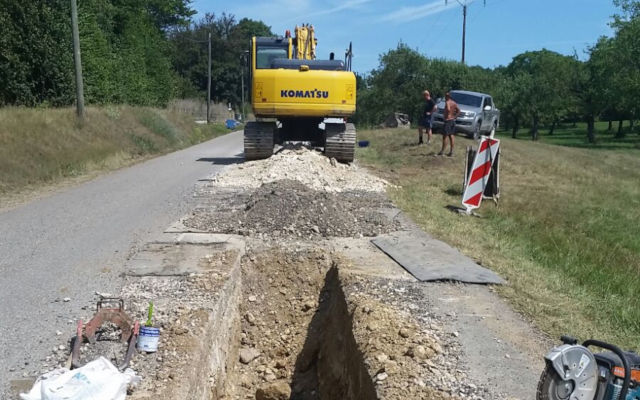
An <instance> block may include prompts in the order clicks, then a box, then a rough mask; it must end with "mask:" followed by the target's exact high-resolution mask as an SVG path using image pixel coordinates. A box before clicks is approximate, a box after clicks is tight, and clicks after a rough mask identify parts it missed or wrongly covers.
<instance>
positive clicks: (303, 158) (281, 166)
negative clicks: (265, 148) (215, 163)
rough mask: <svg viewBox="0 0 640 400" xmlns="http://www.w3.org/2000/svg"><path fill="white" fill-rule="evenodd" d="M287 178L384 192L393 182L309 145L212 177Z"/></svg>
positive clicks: (233, 182) (242, 180)
mask: <svg viewBox="0 0 640 400" xmlns="http://www.w3.org/2000/svg"><path fill="white" fill-rule="evenodd" d="M283 179H291V180H296V181H298V182H300V183H302V184H304V185H306V186H308V187H310V188H312V189H315V190H324V191H327V192H344V191H371V192H384V190H385V188H386V187H387V186H388V185H389V183H388V182H386V181H385V180H383V179H380V178H378V177H375V176H373V175H370V174H368V173H367V172H366V171H364V170H362V169H360V168H358V167H357V166H356V165H354V164H350V165H347V164H340V163H338V162H336V160H335V159H328V158H327V157H325V156H323V155H322V154H321V153H319V152H317V151H314V150H309V149H307V148H305V147H297V148H289V149H284V150H282V151H280V152H279V153H277V154H275V155H274V156H272V157H270V158H268V159H266V160H258V161H250V162H245V163H243V164H237V165H232V166H230V167H229V168H228V169H226V170H225V173H224V174H221V175H217V176H215V177H214V178H213V179H212V182H211V185H213V186H215V187H221V186H226V187H241V188H258V187H260V186H262V185H263V184H265V183H269V182H274V181H279V180H283Z"/></svg>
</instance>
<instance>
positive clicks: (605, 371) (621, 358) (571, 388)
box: [536, 336, 640, 400]
mask: <svg viewBox="0 0 640 400" xmlns="http://www.w3.org/2000/svg"><path fill="white" fill-rule="evenodd" d="M561 339H562V342H563V343H564V344H562V345H560V346H557V347H555V348H553V349H552V350H551V351H550V352H549V353H548V354H547V355H546V356H545V361H546V363H547V366H546V368H545V369H544V372H543V373H542V376H541V377H540V382H539V383H538V393H537V396H536V399H537V400H640V356H639V355H638V354H636V353H634V352H630V351H622V350H620V349H619V348H618V347H616V346H614V345H611V344H609V343H605V342H601V341H599V340H593V339H592V340H587V341H585V342H584V343H582V345H579V344H578V341H577V340H576V339H574V338H572V337H569V336H563V337H562V338H561ZM589 347H599V348H601V349H605V350H608V351H605V352H601V353H593V352H591V350H589Z"/></svg>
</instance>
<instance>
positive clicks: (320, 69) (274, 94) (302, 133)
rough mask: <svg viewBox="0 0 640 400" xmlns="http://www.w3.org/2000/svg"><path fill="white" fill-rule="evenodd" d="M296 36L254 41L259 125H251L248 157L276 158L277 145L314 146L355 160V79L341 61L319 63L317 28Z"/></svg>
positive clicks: (253, 93)
mask: <svg viewBox="0 0 640 400" xmlns="http://www.w3.org/2000/svg"><path fill="white" fill-rule="evenodd" d="M295 33H296V35H295V37H291V35H290V34H289V32H287V34H286V35H285V36H284V37H254V38H252V40H251V52H250V54H251V62H250V69H251V106H252V109H253V113H254V115H255V117H256V121H252V122H248V123H247V125H246V126H245V135H244V144H245V158H246V159H247V160H255V159H261V158H267V157H270V156H271V155H272V154H273V147H274V145H275V144H283V143H284V142H286V141H303V142H310V143H311V144H312V145H313V146H316V147H322V148H324V152H325V155H327V156H328V157H333V158H336V159H337V160H338V161H341V162H351V161H353V155H354V147H355V141H356V133H355V128H354V126H353V124H348V123H346V119H347V118H349V117H351V116H352V115H353V114H354V113H355V107H356V97H355V90H356V84H355V75H354V74H353V72H351V71H347V70H346V68H345V63H344V62H343V61H341V60H332V59H329V60H316V59H315V54H316V38H315V33H314V31H313V27H311V26H302V27H296V30H295Z"/></svg>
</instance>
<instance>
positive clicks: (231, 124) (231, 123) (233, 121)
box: [225, 119, 240, 129]
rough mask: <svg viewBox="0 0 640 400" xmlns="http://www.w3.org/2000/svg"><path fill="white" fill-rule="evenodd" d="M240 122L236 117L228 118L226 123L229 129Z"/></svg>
mask: <svg viewBox="0 0 640 400" xmlns="http://www.w3.org/2000/svg"><path fill="white" fill-rule="evenodd" d="M239 124H240V123H239V122H238V121H236V120H235V119H228V120H226V121H225V125H226V126H227V129H235V127H236V126H238V125H239Z"/></svg>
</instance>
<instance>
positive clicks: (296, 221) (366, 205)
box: [184, 180, 397, 238]
mask: <svg viewBox="0 0 640 400" xmlns="http://www.w3.org/2000/svg"><path fill="white" fill-rule="evenodd" d="M245 198H246V197H244V198H243V197H242V196H237V197H234V198H231V201H234V202H239V201H245V204H244V208H242V207H238V205H237V204H236V205H229V204H227V205H222V204H218V205H217V206H215V207H216V208H217V210H211V209H199V210H196V211H195V212H194V213H193V215H192V216H191V217H190V218H187V219H186V220H185V221H184V224H185V225H186V226H188V227H189V228H195V229H198V230H202V231H205V232H217V233H234V234H241V235H245V236H255V235H256V234H268V235H269V236H271V237H282V236H288V237H302V238H310V237H330V236H335V237H363V236H368V237H370V236H376V235H379V234H381V233H386V232H390V231H394V230H396V229H397V224H396V223H395V222H394V221H391V220H389V219H388V218H387V217H386V216H385V215H384V214H383V213H381V212H380V211H379V210H380V209H382V208H385V207H391V203H390V202H389V200H387V199H386V197H384V195H383V194H382V193H377V192H363V191H360V192H341V193H331V192H327V191H318V190H313V189H311V188H309V187H307V186H305V185H303V184H302V183H300V182H297V181H293V180H280V181H276V182H271V183H266V184H264V185H262V186H261V187H259V188H258V189H256V190H254V191H253V192H252V193H251V194H250V195H249V196H248V198H246V200H245ZM212 211H215V212H212Z"/></svg>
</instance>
